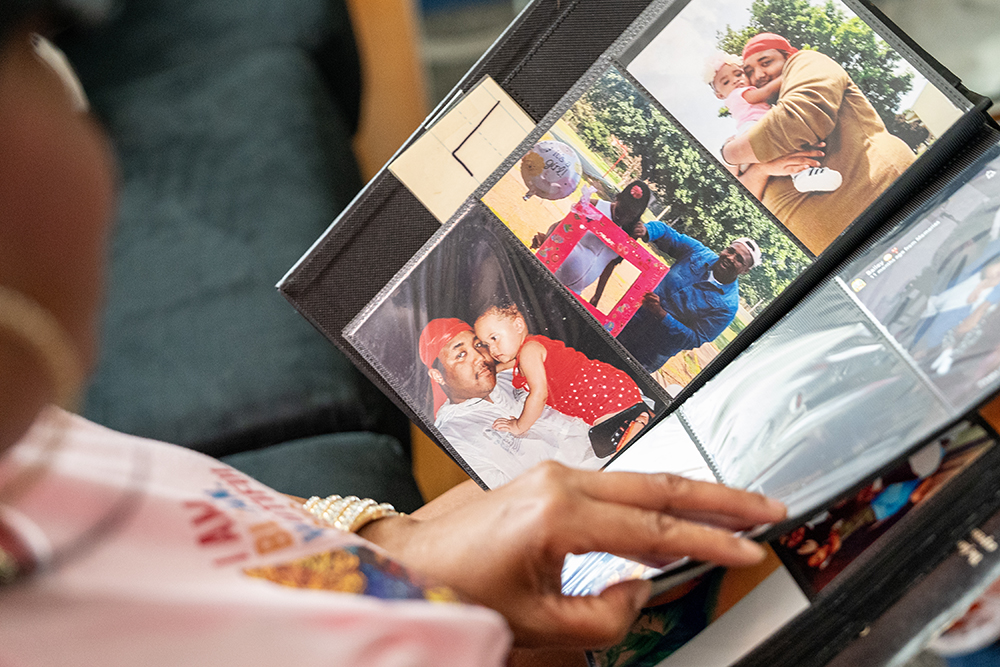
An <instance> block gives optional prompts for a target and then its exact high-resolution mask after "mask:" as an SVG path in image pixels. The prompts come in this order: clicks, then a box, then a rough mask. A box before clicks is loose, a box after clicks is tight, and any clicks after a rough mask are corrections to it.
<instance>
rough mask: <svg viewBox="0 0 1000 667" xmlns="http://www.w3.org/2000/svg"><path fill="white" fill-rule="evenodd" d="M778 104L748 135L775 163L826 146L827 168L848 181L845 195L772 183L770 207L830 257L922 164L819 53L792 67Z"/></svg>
mask: <svg viewBox="0 0 1000 667" xmlns="http://www.w3.org/2000/svg"><path fill="white" fill-rule="evenodd" d="M783 76H784V79H783V81H782V84H781V90H780V92H779V93H778V102H777V103H776V104H775V105H774V106H773V107H772V108H771V110H770V111H769V112H768V113H767V115H766V116H765V117H764V118H762V119H761V120H760V122H758V123H757V124H756V125H754V126H753V127H752V128H751V129H750V130H749V132H748V133H747V136H748V138H749V140H750V146H751V147H752V148H753V152H754V155H756V156H757V159H758V160H760V161H761V162H770V161H771V160H774V159H777V158H779V157H782V156H784V155H787V154H789V153H794V152H796V151H800V150H804V149H807V148H809V147H811V146H814V145H816V144H818V143H820V142H823V141H825V142H826V148H825V149H824V150H825V151H826V157H825V158H823V159H822V160H821V162H822V164H823V166H824V167H828V168H830V169H836V170H837V171H839V172H840V173H841V175H842V176H843V178H844V182H843V184H842V185H841V186H840V188H838V189H837V190H835V191H833V192H826V193H802V192H799V191H798V190H796V189H795V186H794V185H792V179H791V178H785V177H772V178H771V179H770V181H768V184H767V187H766V189H765V190H764V198H763V202H764V206H766V207H767V208H768V210H770V211H771V212H772V213H774V215H775V216H777V218H778V220H780V221H781V222H782V223H784V225H785V226H786V227H787V228H788V230H789V231H790V232H791V233H792V234H794V235H795V236H796V237H798V239H799V240H801V241H802V242H803V243H804V244H805V245H806V247H808V248H809V249H810V250H811V251H813V252H814V253H815V254H817V255H818V254H819V253H820V252H822V251H823V250H824V249H825V248H826V247H827V246H828V245H829V244H830V243H831V242H832V241H833V240H834V239H835V238H836V237H837V235H838V234H840V232H842V231H844V229H845V228H846V227H847V226H848V225H849V224H850V223H851V222H852V221H853V220H854V219H855V218H856V217H858V215H860V214H861V212H862V211H864V210H865V208H867V207H868V205H869V204H871V203H872V202H873V201H874V200H875V199H876V198H877V197H878V196H879V195H880V194H881V193H882V192H883V191H884V190H885V189H886V188H887V187H889V185H890V184H891V183H892V182H893V181H895V180H896V177H897V176H899V175H900V174H901V173H903V172H904V171H905V170H906V168H907V167H909V166H910V164H912V163H913V161H914V160H915V159H916V156H915V155H914V154H913V151H911V150H910V148H909V147H908V146H907V145H906V144H905V143H904V142H903V141H902V140H901V139H899V138H897V137H895V136H893V135H892V134H889V132H888V131H887V130H886V128H885V124H884V123H883V122H882V119H881V118H879V116H878V114H877V113H875V109H874V108H873V107H872V105H871V103H870V102H868V99H867V98H866V97H865V96H864V94H863V93H862V92H861V90H860V89H859V88H858V87H857V85H855V83H854V82H853V81H852V80H851V77H850V76H848V74H847V72H846V71H845V70H844V68H843V67H841V66H840V65H838V64H837V63H836V62H834V61H833V60H832V59H831V58H829V57H827V56H825V55H823V54H822V53H819V52H818V51H799V52H798V53H795V54H792V56H791V57H790V58H789V59H788V62H787V63H786V64H785V68H784V72H783Z"/></svg>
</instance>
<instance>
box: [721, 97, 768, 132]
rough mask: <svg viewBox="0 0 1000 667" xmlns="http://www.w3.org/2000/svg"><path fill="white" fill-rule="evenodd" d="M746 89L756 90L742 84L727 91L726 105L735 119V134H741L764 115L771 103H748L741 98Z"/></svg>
mask: <svg viewBox="0 0 1000 667" xmlns="http://www.w3.org/2000/svg"><path fill="white" fill-rule="evenodd" d="M748 90H756V89H755V88H754V87H753V86H743V87H742V88H737V89H736V90H734V91H733V92H731V93H729V96H728V97H726V106H727V107H728V108H729V113H731V114H732V115H733V119H734V120H735V121H736V134H743V133H744V132H746V131H747V130H749V129H750V126H751V125H753V124H754V123H756V122H757V121H759V120H760V119H761V118H763V117H764V114H766V113H767V112H768V110H769V109H770V108H771V105H770V104H768V103H767V102H758V103H757V104H750V103H749V102H747V101H746V100H745V99H744V98H743V93H745V92H746V91H748Z"/></svg>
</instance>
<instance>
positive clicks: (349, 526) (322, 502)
mask: <svg viewBox="0 0 1000 667" xmlns="http://www.w3.org/2000/svg"><path fill="white" fill-rule="evenodd" d="M302 507H303V508H304V509H305V510H306V511H307V512H309V513H310V514H312V515H313V516H315V517H316V518H317V519H319V520H320V521H322V522H324V523H326V524H328V525H331V526H333V527H334V528H336V529H337V530H343V531H347V532H349V533H356V532H358V531H359V530H361V528H363V527H364V526H366V525H368V524H369V523H371V522H372V521H376V520H378V519H384V518H386V517H390V516H400V515H401V514H402V512H397V511H396V508H395V507H393V506H392V505H390V504H389V503H377V502H375V501H374V500H372V499H371V498H358V497H357V496H347V497H346V498H344V497H342V496H327V497H326V498H320V497H319V496H313V497H312V498H310V499H309V500H307V501H306V502H304V503H303V504H302Z"/></svg>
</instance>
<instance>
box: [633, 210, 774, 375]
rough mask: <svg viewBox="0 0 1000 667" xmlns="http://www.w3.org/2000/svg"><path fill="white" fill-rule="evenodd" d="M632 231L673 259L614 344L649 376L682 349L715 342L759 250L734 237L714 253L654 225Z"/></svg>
mask: <svg viewBox="0 0 1000 667" xmlns="http://www.w3.org/2000/svg"><path fill="white" fill-rule="evenodd" d="M635 233H636V234H637V235H638V236H639V238H641V239H643V240H644V241H648V242H649V243H651V244H653V245H655V246H656V247H657V248H659V249H660V250H662V251H663V252H664V253H666V254H667V255H669V256H670V257H673V258H674V259H675V260H676V261H675V262H674V264H673V266H671V267H670V271H669V273H667V275H666V276H664V278H663V280H661V281H660V284H659V285H657V286H656V288H655V289H654V290H653V291H652V292H647V293H646V295H645V296H644V297H643V302H642V308H640V309H639V311H638V312H637V313H636V314H635V316H634V317H633V318H632V319H631V320H630V321H629V323H628V324H627V325H626V326H625V328H624V329H623V330H622V332H621V333H620V334H618V341H619V342H620V343H621V344H622V345H624V346H625V349H627V350H628V351H629V352H631V353H632V354H633V356H635V358H636V359H637V360H638V361H639V363H640V364H642V366H643V367H644V368H645V369H646V370H647V371H648V372H650V373H653V372H655V371H656V370H657V369H659V368H660V367H661V366H663V364H664V363H666V361H667V360H668V359H670V358H671V357H672V356H674V355H675V354H677V353H678V352H683V351H684V350H693V349H694V348H696V347H699V346H700V345H702V344H704V343H707V342H708V341H711V340H715V339H716V338H717V337H718V336H719V334H721V333H722V332H723V331H724V330H725V329H726V327H728V326H729V325H730V324H731V323H732V321H733V318H735V317H736V311H737V309H738V308H739V305H740V304H739V299H740V293H739V280H738V279H739V277H740V276H741V275H743V274H744V273H746V272H747V271H749V270H750V269H752V268H754V267H755V266H759V265H760V264H761V262H762V258H761V252H760V246H759V245H758V244H757V242H756V241H754V240H753V239H750V238H739V239H736V240H735V241H733V242H732V243H730V245H729V247H727V248H726V249H725V250H723V251H722V252H721V253H719V254H716V253H715V252H713V251H712V250H710V249H709V248H708V247H706V246H705V245H704V244H703V243H701V242H699V241H697V240H695V239H693V238H691V237H690V236H686V235H684V234H681V233H680V232H677V231H675V230H674V229H672V228H671V227H669V226H668V225H666V224H664V223H662V222H659V221H653V222H648V223H641V222H640V223H638V224H637V225H636V227H635Z"/></svg>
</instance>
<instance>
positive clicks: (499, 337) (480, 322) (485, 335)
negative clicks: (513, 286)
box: [475, 303, 528, 364]
mask: <svg viewBox="0 0 1000 667" xmlns="http://www.w3.org/2000/svg"><path fill="white" fill-rule="evenodd" d="M475 329H476V338H478V339H479V342H480V344H481V345H485V346H486V347H487V348H488V349H489V351H490V356H491V357H493V359H494V360H495V361H497V362H499V363H501V364H505V363H507V362H508V361H512V360H513V359H514V358H515V357H517V353H518V352H519V351H520V350H521V345H522V344H524V339H525V338H527V336H528V324H527V322H525V321H524V316H523V315H522V314H521V311H520V310H518V308H517V306H516V305H515V304H513V303H510V304H503V305H494V306H490V307H489V308H487V309H486V310H485V311H483V314H482V315H480V316H479V317H478V318H476V324H475Z"/></svg>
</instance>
